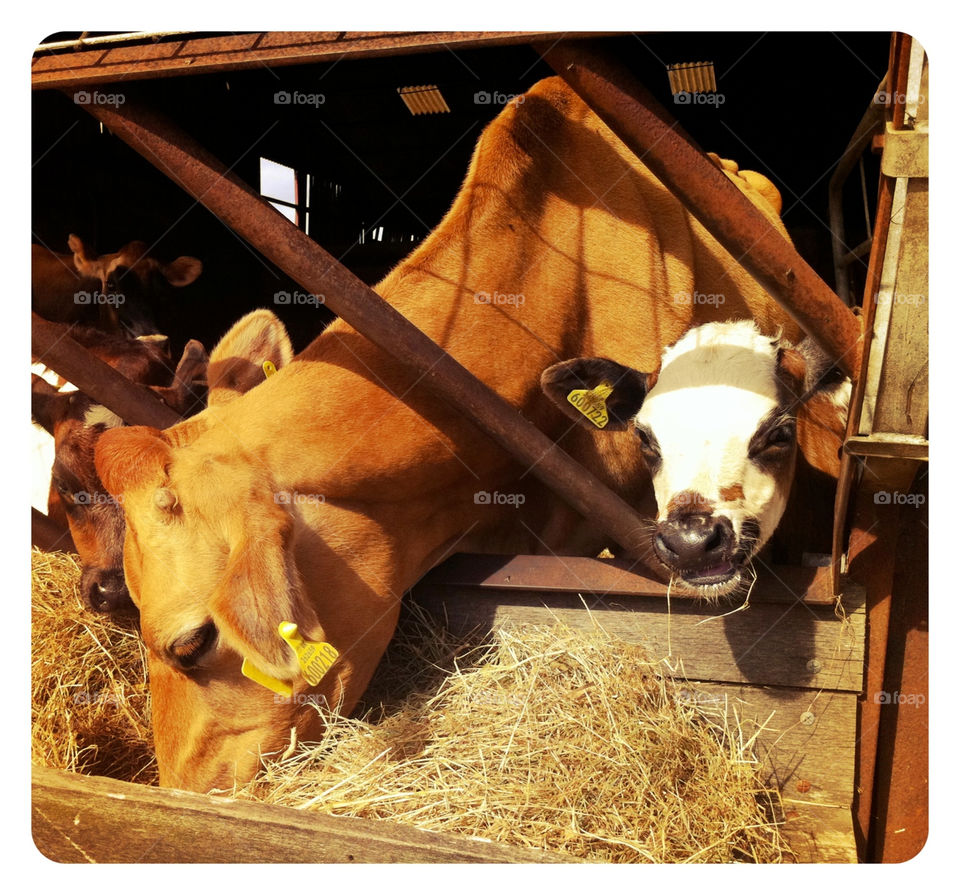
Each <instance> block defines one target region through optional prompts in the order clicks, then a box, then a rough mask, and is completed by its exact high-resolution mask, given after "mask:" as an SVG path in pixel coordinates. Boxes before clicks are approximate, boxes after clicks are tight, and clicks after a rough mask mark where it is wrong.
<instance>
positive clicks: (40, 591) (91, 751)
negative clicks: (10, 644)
mask: <svg viewBox="0 0 960 895" xmlns="http://www.w3.org/2000/svg"><path fill="white" fill-rule="evenodd" d="M31 566H32V570H31V572H32V573H31V585H32V586H31V589H32V591H33V611H32V638H33V664H32V674H31V684H32V711H33V717H32V724H31V731H32V743H31V752H32V755H33V761H34V762H35V763H36V764H39V765H43V766H46V767H50V768H60V769H62V770H67V771H76V772H79V773H84V774H98V775H101V776H105V777H115V778H118V779H121V780H132V781H134V782H136V783H155V782H156V780H157V770H156V761H155V759H154V757H153V746H152V743H151V737H150V706H149V690H148V687H147V660H146V654H145V652H144V649H143V644H142V643H141V641H140V635H139V633H138V632H137V628H136V624H135V623H134V622H133V621H126V622H124V621H117V620H113V619H110V618H108V617H106V616H102V615H97V614H96V613H93V612H91V611H90V610H88V609H86V608H85V607H84V605H83V601H82V599H81V597H80V592H79V585H80V567H79V566H78V565H77V561H76V557H75V556H72V555H69V554H66V553H44V552H43V551H40V550H34V551H33V552H32V554H31Z"/></svg>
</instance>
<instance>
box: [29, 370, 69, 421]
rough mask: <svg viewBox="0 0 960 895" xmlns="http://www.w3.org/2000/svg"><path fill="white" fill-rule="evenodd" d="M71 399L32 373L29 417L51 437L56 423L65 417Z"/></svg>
mask: <svg viewBox="0 0 960 895" xmlns="http://www.w3.org/2000/svg"><path fill="white" fill-rule="evenodd" d="M71 397H72V395H70V394H66V395H65V394H61V393H60V392H59V391H58V390H57V389H56V388H55V387H54V386H52V385H50V383H49V382H47V381H46V380H45V379H43V378H41V377H40V376H37V375H36V373H34V374H33V381H32V383H31V394H30V415H31V417H32V418H33V421H34V422H35V423H39V424H40V425H41V426H43V428H44V429H46V431H47V432H49V433H50V434H51V435H53V430H54V428H55V427H56V425H57V423H59V422H60V420H62V419H63V418H64V416H66V413H67V410H68V409H69V407H70V399H71Z"/></svg>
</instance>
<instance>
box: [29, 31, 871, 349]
mask: <svg viewBox="0 0 960 895" xmlns="http://www.w3.org/2000/svg"><path fill="white" fill-rule="evenodd" d="M76 36H77V35H75V34H57V35H53V36H52V37H51V38H50V40H53V39H57V40H63V39H70V38H72V37H76ZM606 43H607V44H608V46H609V49H610V50H611V51H612V52H614V53H615V54H616V55H617V56H618V57H619V58H620V59H621V60H623V61H624V62H626V63H627V64H628V65H629V66H630V67H631V68H632V69H633V70H634V71H635V72H636V74H637V75H639V77H640V78H641V79H642V81H643V82H644V83H645V84H646V85H647V87H648V89H650V90H651V91H652V92H653V93H654V95H655V96H656V97H657V98H658V99H659V100H660V101H661V102H662V103H664V104H665V105H667V106H668V108H669V109H670V110H671V111H672V112H674V113H675V114H676V115H677V117H678V119H679V121H680V123H681V124H682V125H683V126H684V127H685V128H686V129H687V130H688V131H689V132H690V133H691V134H692V135H693V137H694V138H695V139H696V140H697V141H698V142H699V144H700V145H701V146H702V147H703V148H704V149H707V150H710V151H714V152H717V153H719V154H720V155H721V156H723V157H726V158H732V159H734V160H736V161H737V162H738V163H739V165H740V166H741V167H744V168H753V169H756V170H758V171H761V172H762V173H764V174H766V175H767V176H769V177H771V178H772V179H773V181H774V182H775V183H776V185H777V186H778V188H779V189H780V190H781V193H782V195H783V198H784V212H783V218H784V221H785V223H786V225H787V227H788V229H789V231H790V233H791V236H792V237H793V239H794V242H795V243H796V245H797V247H798V249H799V250H800V252H801V254H802V255H803V256H804V257H805V258H806V259H807V260H808V261H809V262H810V263H811V264H812V266H813V267H814V268H815V269H816V270H817V272H818V273H819V274H820V275H821V276H822V277H823V278H824V279H825V280H826V281H827V282H828V283H831V284H832V283H833V280H834V274H833V265H832V260H831V246H830V233H829V227H828V220H827V186H828V182H829V179H830V173H831V171H832V169H833V167H834V166H835V164H836V162H837V160H838V159H839V157H840V155H841V154H842V152H843V150H844V148H845V147H846V145H847V142H848V140H849V139H850V137H851V135H852V133H853V131H854V129H855V127H856V126H857V123H858V122H859V120H860V118H861V116H862V115H863V113H864V111H865V110H866V108H867V106H868V104H869V103H870V100H871V98H872V96H873V93H874V91H875V90H876V89H877V87H878V85H879V83H880V79H881V78H882V76H883V73H884V71H885V70H886V67H887V55H888V48H889V34H887V33H885V32H874V33H857V34H847V33H844V34H828V33H809V34H803V33H799V34H798V33H789V34H787V33H784V34H778V33H767V34H758V33H725V34H713V33H710V34H708V33H661V34H640V35H633V34H629V35H628V34H623V35H619V36H615V37H610V38H607V40H606ZM699 60H710V61H712V62H713V63H714V65H715V71H716V75H717V93H718V96H722V98H723V101H722V104H720V105H717V104H700V105H680V104H675V103H674V102H673V101H672V97H671V92H670V87H669V83H668V78H667V73H666V66H667V65H669V64H672V63H676V62H689V61H699ZM551 74H552V71H551V70H550V69H549V67H548V66H547V65H546V64H545V63H544V62H543V61H542V60H540V59H539V57H538V56H537V54H536V53H535V52H534V50H533V49H532V48H531V47H529V46H526V45H516V46H499V47H490V48H483V49H474V50H458V51H456V52H453V51H435V52H420V53H412V54H404V55H396V56H388V57H382V58H364V59H342V60H338V61H334V62H329V63H320V64H315V65H307V66H291V67H276V68H267V67H265V66H264V67H259V68H256V69H251V70H245V71H236V72H230V73H226V74H213V75H198V76H191V77H166V78H161V79H156V80H150V81H139V82H137V83H136V84H133V83H131V84H130V85H126V86H124V85H117V87H116V89H117V91H118V92H119V91H122V90H124V89H135V90H136V91H137V92H138V93H140V94H141V95H143V96H144V98H145V99H146V100H147V101H148V102H149V103H150V104H152V105H155V106H157V107H159V108H161V109H162V110H164V111H166V112H167V113H168V114H169V115H170V116H171V117H172V118H173V119H174V120H175V121H177V122H178V123H179V124H180V125H181V126H182V127H183V128H184V129H185V130H187V131H188V132H189V133H190V134H192V135H193V136H195V137H196V138H197V139H198V140H199V141H200V143H201V144H202V145H204V146H205V147H207V148H208V149H209V150H210V151H211V152H213V153H214V154H215V155H216V156H217V157H218V158H220V159H221V160H222V161H224V162H225V163H226V164H227V165H228V166H231V167H232V168H233V170H234V171H235V172H236V173H237V174H238V175H239V176H240V177H241V178H242V179H244V180H245V181H246V182H247V183H249V184H251V186H253V187H254V188H259V185H260V159H261V158H266V159H269V160H272V161H274V162H277V163H280V164H281V165H285V166H288V167H289V168H292V169H293V170H294V171H295V172H296V180H297V187H298V192H297V198H296V202H297V204H298V206H299V207H298V209H297V214H298V223H299V225H300V226H301V228H303V227H307V226H308V228H309V229H308V233H309V235H310V236H311V237H313V238H314V239H315V240H316V241H317V242H318V243H320V244H321V245H323V246H324V247H325V248H326V249H327V250H328V251H330V252H331V253H332V254H333V255H334V256H335V257H337V258H339V259H340V260H341V261H342V262H343V263H344V264H345V265H346V266H347V267H348V268H350V269H351V270H352V271H353V272H354V273H356V274H357V275H358V276H359V277H360V278H361V279H363V280H364V281H365V282H367V283H369V284H373V283H376V282H377V281H378V280H379V279H380V278H381V277H382V276H383V275H384V274H385V273H386V272H387V271H388V270H390V268H391V267H393V266H394V265H395V264H396V263H397V262H398V261H399V260H400V259H401V258H402V257H403V256H404V255H405V254H407V253H408V252H409V251H410V250H411V249H412V248H413V246H414V245H415V244H416V242H418V241H420V240H422V239H423V238H424V237H425V236H426V235H427V234H428V233H429V232H430V230H431V229H432V228H433V227H434V226H435V225H436V224H437V223H438V222H439V220H440V219H441V217H442V216H443V214H444V212H445V211H446V210H447V208H448V207H449V205H450V203H451V201H452V199H453V197H454V195H455V194H456V191H457V189H458V188H459V186H460V183H461V181H462V179H463V176H464V173H465V171H466V168H467V164H468V161H469V158H470V154H471V152H472V150H473V147H474V145H475V143H476V140H477V138H478V136H479V134H480V132H481V131H482V129H483V127H484V125H485V124H486V123H487V122H488V121H489V120H491V119H492V118H493V117H494V116H495V115H496V114H497V112H498V111H499V109H500V107H501V105H502V102H503V100H504V98H505V97H508V96H510V95H512V94H518V93H522V92H523V91H524V90H526V89H527V88H529V87H530V86H531V85H532V84H534V83H535V82H536V81H538V80H540V79H541V78H544V77H548V76H550V75H551ZM424 84H432V85H436V86H437V87H438V88H439V90H440V92H441V94H442V95H443V98H444V100H445V101H446V103H447V105H448V106H449V109H450V111H449V113H446V112H444V113H440V114H424V115H416V116H414V115H412V114H411V112H410V111H408V109H407V107H406V106H405V104H404V103H403V101H402V100H401V98H400V96H399V95H398V89H399V88H402V87H406V86H414V85H424ZM102 89H103V91H104V92H109V91H108V89H107V88H102ZM278 94H281V95H282V94H287V95H289V96H291V97H295V99H294V100H293V101H291V102H289V103H283V102H282V101H280V102H278V101H277V95H278ZM33 102H34V115H33V194H32V195H33V221H32V241H33V242H40V243H41V244H44V245H46V246H48V247H50V248H52V249H54V250H56V251H62V252H65V251H67V236H68V234H70V233H76V234H78V235H80V236H81V237H83V238H84V239H85V240H88V241H89V242H91V243H92V244H93V245H95V246H96V250H97V251H98V252H111V251H115V250H116V249H118V248H119V247H120V246H121V245H122V244H124V243H126V242H128V241H130V240H133V239H142V240H145V241H146V242H147V243H148V244H149V245H150V246H151V247H152V253H153V254H154V255H156V256H157V257H159V258H160V259H162V260H171V259H173V258H175V257H177V256H179V255H184V254H185V255H193V256H196V257H198V258H200V259H201V260H202V261H203V265H204V271H203V274H202V275H201V277H200V278H199V279H198V280H197V281H196V282H195V283H193V284H192V285H190V286H186V287H184V288H182V289H180V290H177V291H176V292H175V293H174V295H173V298H172V299H171V300H170V301H169V302H168V303H167V304H166V305H165V306H164V307H158V308H155V309H154V312H155V317H156V320H157V323H158V325H159V328H160V330H161V331H164V332H166V333H168V334H169V335H170V336H171V341H172V349H173V350H174V352H179V351H180V349H181V347H182V345H183V344H184V342H185V341H186V340H187V339H189V338H198V339H200V340H201V341H202V342H204V344H205V345H207V347H208V348H209V347H212V345H213V343H214V342H215V341H216V339H217V338H218V337H219V336H220V335H221V334H222V333H223V332H224V331H225V330H226V329H227V328H228V327H229V325H230V324H231V323H232V322H234V321H235V320H236V319H237V318H238V317H240V316H241V315H242V314H243V313H245V312H247V311H248V310H251V309H252V308H255V307H259V306H269V307H272V308H273V309H274V310H276V312H277V313H278V314H279V315H280V316H281V318H282V319H283V320H284V323H285V324H286V325H287V327H288V329H289V331H290V333H291V336H292V338H293V340H294V345H295V348H297V349H298V350H299V349H301V348H303V347H304V346H305V345H306V344H307V343H308V342H309V341H310V340H311V339H312V338H313V337H314V336H315V335H316V334H317V333H318V332H319V331H320V330H321V328H322V327H323V325H324V323H325V321H327V320H328V319H329V312H328V311H326V309H324V308H322V307H320V308H318V307H316V306H314V305H310V304H299V305H297V304H292V303H291V304H275V302H274V296H275V295H276V294H277V293H282V292H284V291H286V292H291V293H292V292H294V291H295V290H296V289H297V286H296V284H294V283H292V282H291V281H289V280H288V279H287V278H286V277H285V276H284V275H283V274H282V273H280V272H279V271H277V270H276V268H275V267H274V266H273V265H271V264H270V263H269V262H268V261H266V260H265V259H264V258H263V257H262V256H260V255H259V253H257V252H256V251H255V250H253V249H251V248H250V247H248V246H247V245H245V244H244V243H243V242H242V241H241V240H240V239H239V238H238V237H237V236H235V235H234V234H233V233H231V232H230V231H229V230H228V229H227V228H226V227H225V226H224V225H223V224H221V223H220V222H219V221H218V220H217V219H216V218H215V217H214V216H213V215H212V214H210V213H209V212H208V211H207V210H206V209H205V208H203V207H202V206H201V205H198V204H196V203H195V202H194V201H193V200H192V199H191V198H190V197H188V196H187V195H186V193H184V192H183V191H182V190H180V189H179V188H178V187H177V186H176V185H175V184H174V183H173V182H172V181H171V180H169V179H168V178H167V177H166V176H164V175H163V174H162V173H161V172H160V171H158V170H157V169H156V168H154V167H153V166H152V165H150V164H148V163H147V162H146V161H145V160H144V159H143V158H141V157H140V156H139V155H138V154H136V153H135V152H133V151H132V150H131V149H129V148H128V147H127V146H126V145H125V144H123V143H122V142H121V141H120V140H118V139H116V138H115V137H113V136H112V135H111V134H110V133H109V132H107V131H101V127H100V125H99V123H98V122H97V121H96V120H95V119H94V118H93V117H92V116H90V115H89V114H88V113H87V112H86V111H85V110H84V109H83V107H82V106H81V105H78V104H77V103H75V102H74V101H73V98H72V96H71V95H69V94H68V95H65V94H64V93H61V92H58V91H54V90H47V91H44V90H38V91H35V93H34V95H33ZM811 109H812V110H815V111H814V114H813V115H811V114H810V111H809V110H811ZM877 170H878V161H877V158H876V157H875V156H872V155H870V154H869V153H868V154H867V155H866V168H865V175H866V177H865V181H866V185H867V186H866V192H867V195H868V196H869V201H870V209H869V214H870V216H871V217H872V215H873V212H874V204H873V203H874V200H875V192H876V187H875V184H876V180H877ZM308 179H309V183H308ZM857 180H859V177H857V176H856V175H854V176H853V177H852V178H851V183H850V185H849V187H848V189H847V191H846V221H847V236H848V240H847V241H848V243H849V245H850V246H855V245H857V244H858V243H859V242H860V241H861V240H862V239H864V238H865V237H866V235H867V234H866V229H865V224H864V220H865V214H864V210H863V199H862V195H861V192H860V189H859V185H858V184H857V183H856V181H857ZM291 213H292V212H291ZM308 215H309V224H308V223H307V218H308ZM865 268H866V259H865V258H864V259H863V261H862V262H861V263H860V264H858V265H854V270H853V272H852V278H853V281H854V285H853V292H852V294H853V295H854V296H856V295H857V294H858V288H859V284H860V282H862V279H863V271H865ZM858 277H859V280H858Z"/></svg>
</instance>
